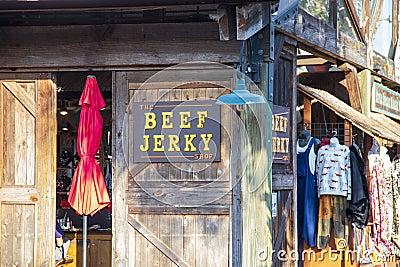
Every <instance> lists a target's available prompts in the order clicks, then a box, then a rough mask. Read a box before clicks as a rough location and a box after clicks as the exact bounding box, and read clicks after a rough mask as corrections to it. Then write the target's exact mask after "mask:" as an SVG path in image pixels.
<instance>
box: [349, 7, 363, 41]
mask: <svg viewBox="0 0 400 267" xmlns="http://www.w3.org/2000/svg"><path fill="white" fill-rule="evenodd" d="M344 3H345V5H346V7H347V11H348V12H349V15H350V19H351V21H352V23H353V25H354V30H355V32H356V33H357V35H358V37H359V38H360V40H361V41H362V42H363V43H365V35H364V33H363V31H362V29H361V27H360V22H359V21H360V18H359V17H358V14H357V10H356V8H355V6H354V2H353V1H352V0H344Z"/></svg>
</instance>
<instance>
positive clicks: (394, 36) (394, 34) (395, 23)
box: [389, 0, 399, 59]
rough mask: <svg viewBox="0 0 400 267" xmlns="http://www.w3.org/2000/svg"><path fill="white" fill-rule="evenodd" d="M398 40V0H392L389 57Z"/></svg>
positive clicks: (393, 52)
mask: <svg viewBox="0 0 400 267" xmlns="http://www.w3.org/2000/svg"><path fill="white" fill-rule="evenodd" d="M398 41H399V0H392V42H391V44H390V50H389V58H391V59H394V55H395V52H396V48H397V43H398Z"/></svg>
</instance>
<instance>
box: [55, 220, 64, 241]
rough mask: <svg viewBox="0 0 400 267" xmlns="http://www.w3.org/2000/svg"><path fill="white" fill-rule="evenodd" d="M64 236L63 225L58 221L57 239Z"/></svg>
mask: <svg viewBox="0 0 400 267" xmlns="http://www.w3.org/2000/svg"><path fill="white" fill-rule="evenodd" d="M63 235H64V231H63V229H62V228H61V225H60V224H59V223H58V222H57V221H56V238H60V237H62V236H63Z"/></svg>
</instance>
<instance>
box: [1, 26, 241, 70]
mask: <svg viewBox="0 0 400 267" xmlns="http://www.w3.org/2000/svg"><path fill="white" fill-rule="evenodd" d="M0 35H1V39H0V47H1V50H0V58H1V66H0V68H1V69H3V70H4V69H7V70H10V69H11V70H14V71H15V70H21V69H26V68H35V67H36V68H38V67H40V68H47V69H60V68H71V67H76V68H77V67H80V68H86V69H87V68H99V67H107V68H113V69H115V68H118V69H120V68H127V67H134V66H144V65H158V66H162V65H171V64H178V63H183V62H189V61H213V62H222V63H237V62H239V50H240V45H241V43H240V42H238V41H236V40H232V41H225V42H221V41H220V40H219V38H218V36H219V30H218V25H217V23H215V22H213V21H211V20H210V22H204V23H203V22H201V23H170V24H163V23H159V24H124V25H122V24H115V25H111V26H110V25H107V26H103V25H79V26H48V27H42V26H27V27H2V28H0ZM48 36H51V38H48ZM26 40H29V42H27V41H26ZM72 40H73V41H72ZM16 55H18V56H16Z"/></svg>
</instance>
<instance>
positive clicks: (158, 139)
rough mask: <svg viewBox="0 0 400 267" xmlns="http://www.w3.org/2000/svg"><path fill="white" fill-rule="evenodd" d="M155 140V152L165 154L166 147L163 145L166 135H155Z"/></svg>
mask: <svg viewBox="0 0 400 267" xmlns="http://www.w3.org/2000/svg"><path fill="white" fill-rule="evenodd" d="M153 139H154V148H153V151H154V152H163V151H164V146H163V145H162V141H164V135H160V134H155V135H153Z"/></svg>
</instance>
